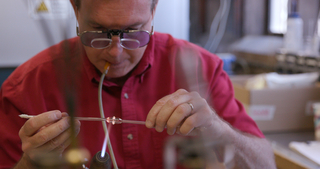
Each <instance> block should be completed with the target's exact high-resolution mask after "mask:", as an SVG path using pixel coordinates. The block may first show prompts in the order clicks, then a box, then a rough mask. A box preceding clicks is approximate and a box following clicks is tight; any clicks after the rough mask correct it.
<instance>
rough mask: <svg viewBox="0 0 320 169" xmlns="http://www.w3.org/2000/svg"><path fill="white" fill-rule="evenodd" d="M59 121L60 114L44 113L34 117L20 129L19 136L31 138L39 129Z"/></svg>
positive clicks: (58, 112)
mask: <svg viewBox="0 0 320 169" xmlns="http://www.w3.org/2000/svg"><path fill="white" fill-rule="evenodd" d="M59 119H61V112H60V111H58V110H54V111H49V112H46V113H42V114H39V115H37V116H35V117H32V118H31V119H29V120H28V121H27V122H26V123H25V124H24V125H23V126H22V128H21V130H20V131H21V132H22V133H23V134H22V133H21V135H25V136H32V135H34V134H35V133H36V132H37V131H38V130H39V129H40V128H41V127H43V126H45V125H47V124H49V123H53V122H55V121H57V120H59Z"/></svg>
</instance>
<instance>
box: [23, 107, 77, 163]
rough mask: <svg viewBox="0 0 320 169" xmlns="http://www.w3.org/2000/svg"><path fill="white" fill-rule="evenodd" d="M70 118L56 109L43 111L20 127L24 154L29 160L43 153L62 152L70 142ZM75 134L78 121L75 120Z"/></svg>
mask: <svg viewBox="0 0 320 169" xmlns="http://www.w3.org/2000/svg"><path fill="white" fill-rule="evenodd" d="M69 123H70V118H69V117H68V115H67V113H61V112H60V111H58V110H55V111H50V112H45V113H42V114H39V115H37V116H35V117H32V118H31V119H29V120H28V121H27V122H26V123H25V124H24V125H23V126H22V127H21V129H20V131H19V136H20V138H21V141H22V151H23V152H24V156H23V158H24V157H25V156H27V157H29V158H30V159H31V160H34V158H35V157H36V156H37V155H39V154H43V153H49V152H55V153H59V154H60V153H62V152H63V151H64V150H65V148H67V147H68V146H69V144H70V143H71V139H70V136H71V128H70V124H69ZM75 125H76V126H75V131H76V134H78V133H79V131H80V122H79V121H78V120H76V121H75Z"/></svg>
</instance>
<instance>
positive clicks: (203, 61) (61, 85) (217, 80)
mask: <svg viewBox="0 0 320 169" xmlns="http://www.w3.org/2000/svg"><path fill="white" fill-rule="evenodd" d="M66 49H69V50H68V52H66ZM222 64H223V62H222V61H221V59H219V58H218V57H217V56H216V55H213V54H211V53H209V52H207V51H206V50H204V49H202V48H201V47H199V46H196V45H193V44H191V43H189V42H186V41H183V40H177V39H174V38H173V37H171V36H170V35H167V34H160V33H155V34H154V35H153V36H152V38H151V40H150V43H149V45H148V47H147V48H146V51H145V53H144V55H143V57H142V59H141V61H140V62H139V64H138V65H137V67H136V68H135V69H134V71H133V72H132V74H131V76H130V77H129V78H128V80H127V81H126V82H125V84H124V85H123V86H122V87H121V86H118V85H116V84H114V83H112V82H110V81H107V80H105V81H104V87H103V94H102V98H103V105H104V111H105V116H106V117H112V116H116V117H120V118H122V119H126V120H139V121H144V120H146V116H147V114H148V112H149V110H150V109H151V107H152V106H153V105H154V104H155V102H156V101H157V100H159V99H160V98H162V97H164V96H166V95H168V94H171V93H173V92H175V91H176V90H178V89H179V88H184V89H186V90H188V91H198V92H199V93H200V94H201V95H202V96H203V97H204V98H206V99H207V101H208V103H209V104H211V106H212V107H213V108H214V109H215V111H216V112H217V114H218V115H219V116H221V117H222V118H223V119H224V120H225V121H227V122H229V123H230V124H231V125H232V126H233V127H235V128H237V129H239V130H241V131H243V132H247V133H251V134H253V135H256V136H258V137H263V135H262V133H261V131H260V130H259V129H258V127H257V126H256V124H255V122H254V121H253V120H252V119H251V118H250V117H249V116H248V115H247V113H246V112H245V109H244V108H243V106H242V105H241V104H240V103H239V102H238V101H237V100H236V99H235V98H234V94H233V87H232V84H231V82H230V80H229V78H228V75H227V74H226V73H225V72H224V71H223V70H222ZM100 75H101V73H99V72H98V71H97V70H96V68H95V67H94V66H93V65H92V64H91V63H90V61H89V60H88V58H87V56H86V54H85V52H84V49H83V47H82V45H81V42H80V41H79V38H78V37H76V38H73V39H70V40H68V41H65V42H61V43H60V44H57V45H55V46H52V47H50V48H48V49H46V50H44V51H42V52H41V53H39V54H38V55H36V56H35V57H33V58H31V59H30V60H29V61H27V62H26V63H24V64H22V65H21V66H19V67H18V68H17V69H16V70H15V71H14V72H13V73H12V74H11V75H10V77H9V78H8V79H7V80H6V81H5V82H4V83H3V85H2V88H1V90H0V96H1V98H0V117H1V118H0V135H1V137H0V145H1V148H0V159H1V160H0V168H10V167H12V166H13V165H14V164H15V163H17V161H18V160H19V159H20V157H21V154H22V151H21V141H20V138H19V136H18V132H19V129H20V128H21V126H22V125H23V124H24V123H25V121H26V120H25V119H21V118H19V116H18V115H19V114H21V113H24V114H29V115H36V114H40V113H43V112H46V111H50V110H61V111H62V112H69V113H70V112H72V109H70V108H68V107H70V106H67V105H66V100H68V99H66V98H67V96H68V97H71V98H72V99H71V100H72V101H71V103H73V105H75V106H74V109H73V110H74V111H75V113H76V116H82V117H99V116H100V114H99V106H98V82H99V80H100ZM66 86H71V87H66ZM71 107H72V106H71ZM109 134H110V139H111V143H112V146H113V151H114V152H115V157H116V160H117V164H118V166H119V168H163V158H162V152H163V146H164V141H165V139H167V138H168V137H169V135H168V134H167V133H166V131H163V132H162V133H158V132H156V131H155V130H154V129H148V128H146V127H145V126H144V125H137V124H121V125H114V126H112V127H111V131H110V133H109ZM103 139H104V132H103V128H102V125H101V123H100V122H85V121H82V122H81V130H80V134H79V140H80V143H81V145H82V146H84V147H85V148H87V149H88V150H89V151H90V153H91V155H92V156H93V155H94V154H95V153H96V152H98V151H100V150H101V148H102V142H103Z"/></svg>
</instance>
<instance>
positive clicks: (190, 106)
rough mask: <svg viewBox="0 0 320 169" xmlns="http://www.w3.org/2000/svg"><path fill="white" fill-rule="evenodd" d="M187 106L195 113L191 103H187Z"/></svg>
mask: <svg viewBox="0 0 320 169" xmlns="http://www.w3.org/2000/svg"><path fill="white" fill-rule="evenodd" d="M187 104H188V105H189V106H190V108H191V112H193V109H194V107H193V104H191V103H189V102H187Z"/></svg>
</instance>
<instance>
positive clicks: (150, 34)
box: [76, 25, 154, 50]
mask: <svg viewBox="0 0 320 169" xmlns="http://www.w3.org/2000/svg"><path fill="white" fill-rule="evenodd" d="M76 29H77V30H76V31H77V36H79V37H80V38H81V36H82V35H83V34H84V33H108V36H109V34H110V36H111V38H112V36H114V33H117V34H116V36H119V37H120V40H121V39H123V38H122V35H123V33H132V32H141V31H142V32H147V33H148V34H149V41H150V37H151V36H152V35H153V34H154V29H153V25H152V26H151V32H149V31H147V30H123V29H108V30H102V31H83V32H81V33H79V27H78V26H77V27H76ZM110 31H112V32H110ZM107 39H109V38H107ZM110 40H111V41H110V44H109V45H108V46H106V47H104V48H108V47H109V46H110V45H111V43H112V39H110ZM132 40H136V39H132ZM137 41H138V40H137ZM149 41H148V43H147V44H145V45H143V46H140V47H138V48H141V47H144V46H146V45H148V44H149ZM83 45H85V44H83ZM120 45H121V47H123V48H125V49H129V48H126V47H124V46H123V45H122V44H121V43H120ZM85 46H87V45H85ZM89 47H92V46H89ZM92 48H94V47H92ZM104 48H95V49H104ZM138 48H136V49H138ZM129 50H134V49H129Z"/></svg>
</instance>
